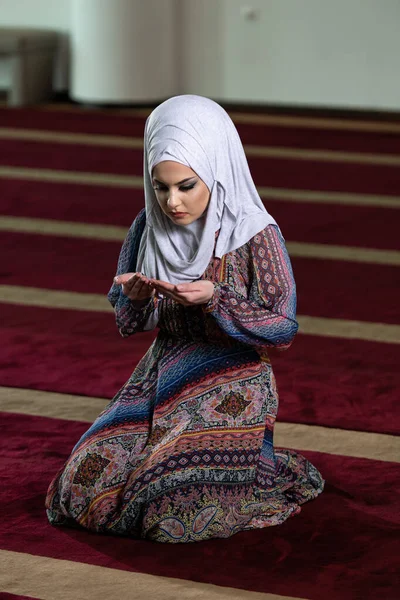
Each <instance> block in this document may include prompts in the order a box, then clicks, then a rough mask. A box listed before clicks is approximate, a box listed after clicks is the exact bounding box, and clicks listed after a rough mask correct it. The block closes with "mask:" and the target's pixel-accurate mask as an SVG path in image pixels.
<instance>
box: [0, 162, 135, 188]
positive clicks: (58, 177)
mask: <svg viewBox="0 0 400 600" xmlns="http://www.w3.org/2000/svg"><path fill="white" fill-rule="evenodd" d="M0 178H3V179H4V178H7V179H9V178H12V179H23V180H29V181H48V182H55V183H75V184H83V185H100V186H107V187H124V188H125V187H126V188H142V187H143V179H142V178H141V177H134V176H132V175H114V174H112V173H88V172H85V171H82V172H80V171H54V170H53V169H30V168H26V167H4V166H0Z"/></svg>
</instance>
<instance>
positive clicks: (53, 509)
mask: <svg viewBox="0 0 400 600" xmlns="http://www.w3.org/2000/svg"><path fill="white" fill-rule="evenodd" d="M144 225H145V213H144V211H142V212H141V213H140V214H139V215H138V217H137V218H136V219H135V221H134V223H133V225H132V227H131V229H130V230H129V233H128V235H127V238H126V240H125V242H124V245H123V247H122V251H121V255H120V259H119V263H118V273H123V272H130V271H135V267H136V259H137V253H138V247H139V242H140V237H141V235H142V232H143V228H144ZM203 278H204V279H209V280H211V281H213V282H214V283H215V293H214V296H213V298H212V300H211V301H210V302H209V303H208V304H206V305H203V306H191V307H184V306H182V305H180V304H178V303H176V302H175V301H174V300H171V299H167V298H162V299H158V300H154V299H151V300H150V301H149V302H148V303H147V304H145V305H144V306H141V308H137V307H135V306H134V304H133V303H132V302H131V301H130V300H129V299H128V298H127V297H125V296H124V295H123V294H122V292H121V290H120V288H119V287H117V286H113V287H112V288H111V290H110V293H109V299H110V301H111V303H112V304H113V306H114V307H115V314H116V321H117V326H118V329H119V331H120V333H121V335H122V336H124V337H128V336H131V335H132V334H134V333H135V332H138V331H143V329H144V328H145V327H146V324H147V323H148V322H149V320H151V318H152V316H153V317H154V315H155V314H157V320H158V328H159V331H158V335H157V338H156V339H155V341H154V342H153V344H152V345H151V347H150V348H149V350H148V351H147V353H146V354H145V356H144V357H143V358H142V359H141V361H140V362H139V364H138V365H137V367H136V368H135V370H134V372H133V373H132V375H131V377H130V379H129V380H128V381H127V382H126V384H125V385H124V386H123V387H122V389H121V390H120V391H119V392H118V393H117V395H116V396H115V397H114V398H113V400H112V401H111V402H110V403H109V404H108V406H107V407H106V408H105V410H104V411H103V412H102V413H101V414H100V415H99V417H98V418H97V419H96V421H95V422H94V423H93V425H92V426H91V427H90V428H89V430H88V431H87V432H86V433H85V434H84V435H83V436H82V438H81V439H80V440H79V441H78V443H77V444H76V446H75V448H74V449H73V451H72V454H71V456H70V458H69V459H68V460H67V462H66V464H65V465H64V466H63V468H62V469H61V471H60V472H59V473H58V474H57V476H56V477H55V479H54V480H53V482H52V483H51V485H50V488H49V491H48V495H47V499H46V507H47V514H48V518H49V520H50V522H51V523H52V524H54V525H63V524H65V525H78V526H82V527H85V528H87V529H90V530H93V531H97V532H107V533H114V534H118V535H128V536H132V537H136V538H147V539H149V540H155V541H159V542H172V543H177V542H194V541H199V540H204V539H207V538H212V537H222V538H223V537H228V536H231V535H233V534H235V533H237V532H239V531H242V530H247V529H254V528H260V527H267V526H270V525H278V524H280V523H282V522H284V521H285V520H286V519H287V518H288V517H290V516H292V515H295V514H296V513H298V512H299V511H300V506H301V504H303V503H304V502H306V501H308V500H311V499H312V498H314V497H316V496H317V495H318V494H319V493H320V492H321V491H322V489H323V480H322V478H321V475H320V473H319V472H318V471H317V469H316V468H315V467H314V466H313V465H312V464H310V462H308V461H307V460H306V459H305V458H304V457H303V456H301V455H300V454H298V453H296V452H293V451H289V450H285V449H278V448H274V444H273V432H274V424H275V419H276V414H277V409H278V393H277V389H276V385H275V379H274V375H273V372H272V368H271V363H270V360H269V358H268V349H269V348H272V347H274V348H281V349H284V348H287V347H288V346H289V345H290V344H291V342H292V340H293V337H294V336H295V334H296V331H297V323H296V320H295V309H296V291H295V284H294V280H293V274H292V269H291V265H290V261H289V257H288V255H287V252H286V248H285V244H284V241H283V239H282V237H281V235H280V232H279V229H278V228H277V227H276V226H274V225H269V226H268V227H266V229H265V230H264V231H261V232H260V233H259V234H257V235H256V236H254V237H253V238H252V239H251V240H250V241H249V242H248V243H247V244H245V245H244V246H242V247H241V248H238V249H237V250H234V251H232V252H230V253H229V254H226V255H225V256H223V257H222V258H221V259H218V258H213V259H212V260H211V262H210V264H209V266H208V268H207V270H206V272H205V273H204V275H203ZM133 341H134V338H133V340H129V341H127V344H128V345H127V346H126V348H125V351H126V352H129V343H130V342H133ZM121 351H122V350H121Z"/></svg>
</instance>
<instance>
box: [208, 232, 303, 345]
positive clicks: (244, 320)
mask: <svg viewBox="0 0 400 600" xmlns="http://www.w3.org/2000/svg"><path fill="white" fill-rule="evenodd" d="M248 243H249V249H250V261H251V270H252V281H251V283H250V289H249V291H248V297H247V298H246V297H244V296H243V295H241V294H239V293H238V292H237V291H236V290H235V287H234V285H233V284H226V283H216V284H215V291H214V295H213V297H212V299H211V300H210V301H209V302H208V303H207V304H206V305H205V307H204V311H205V312H206V313H207V314H209V315H210V316H211V317H212V318H213V319H215V321H216V322H217V323H218V325H219V327H220V328H221V329H222V330H223V331H224V332H225V333H226V334H227V335H229V336H230V337H232V338H234V339H235V340H237V341H239V342H242V343H245V344H249V345H250V346H253V347H254V348H256V349H257V350H263V349H267V348H270V347H276V348H280V349H285V348H288V347H289V346H290V344H291V343H292V341H293V338H294V336H295V334H296V332H297V329H298V324H297V322H296V286H295V282H294V278H293V272H292V267H291V264H290V259H289V256H288V253H287V250H286V246H285V242H284V240H283V238H282V236H281V234H280V232H279V229H278V228H277V227H276V226H275V225H269V226H267V227H266V228H265V229H264V230H263V231H262V232H260V233H259V234H257V235H256V236H254V237H253V238H252V239H251V240H250V242H248Z"/></svg>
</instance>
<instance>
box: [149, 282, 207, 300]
mask: <svg viewBox="0 0 400 600" xmlns="http://www.w3.org/2000/svg"><path fill="white" fill-rule="evenodd" d="M149 282H150V286H152V287H153V289H155V290H156V291H157V292H159V293H160V294H163V295H164V296H168V297H169V298H173V299H174V300H176V302H179V304H183V305H184V306H192V305H197V304H207V302H208V301H209V300H211V298H212V297H213V295H214V284H213V282H212V281H206V280H204V279H201V280H200V281H194V282H193V283H180V284H179V285H174V284H172V283H168V282H167V281H160V280H159V279H150V280H149Z"/></svg>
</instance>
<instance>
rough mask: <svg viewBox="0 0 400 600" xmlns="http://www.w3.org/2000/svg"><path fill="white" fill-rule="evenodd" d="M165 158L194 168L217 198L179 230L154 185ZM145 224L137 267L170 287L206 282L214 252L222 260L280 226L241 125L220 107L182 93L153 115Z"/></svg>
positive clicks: (149, 126)
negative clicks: (257, 180)
mask: <svg viewBox="0 0 400 600" xmlns="http://www.w3.org/2000/svg"><path fill="white" fill-rule="evenodd" d="M165 160H169V161H174V162H178V163H181V164H183V165H185V166H187V167H190V168H191V169H192V170H193V171H195V173H196V174H197V175H198V176H199V177H200V179H202V180H203V181H204V183H205V184H206V186H207V187H208V189H209V190H210V193H211V197H210V202H209V205H208V208H207V211H206V213H205V215H204V216H202V217H201V218H200V219H198V220H197V221H195V222H194V223H191V224H190V225H186V226H184V225H175V224H174V223H173V222H172V221H171V220H170V219H169V218H168V217H167V216H166V215H165V214H164V213H163V212H162V210H161V209H160V207H159V204H158V202H157V199H156V196H155V192H154V190H153V186H152V171H153V169H154V167H155V166H156V165H157V164H158V163H160V162H162V161H165ZM144 193H145V205H146V226H145V229H144V231H143V235H142V239H141V242H140V247H139V255H138V263H137V270H138V271H141V272H142V273H144V274H145V275H146V276H147V277H150V278H156V279H162V280H163V281H169V282H170V283H175V284H177V283H187V282H190V281H194V280H196V279H199V278H200V277H201V276H202V275H203V273H204V271H205V270H206V268H207V266H208V264H209V262H210V260H211V257H212V255H213V252H214V246H215V232H216V231H218V230H219V235H218V240H217V244H216V247H215V253H214V255H215V256H217V257H222V256H223V255H224V254H226V253H227V252H231V251H232V250H236V249H237V248H240V246H243V244H245V243H246V242H248V241H249V240H250V239H251V238H252V237H253V236H254V235H256V234H257V233H258V232H259V231H262V230H263V229H264V228H265V227H266V226H267V225H270V224H274V225H276V222H275V220H274V219H273V218H272V217H271V215H270V214H269V213H268V212H267V211H266V209H265V207H264V205H263V203H262V201H261V199H260V196H259V195H258V192H257V189H256V187H255V185H254V182H253V179H252V177H251V174H250V170H249V167H248V164H247V160H246V156H245V153H244V150H243V146H242V143H241V141H240V138H239V134H238V132H237V131H236V128H235V126H234V124H233V122H232V120H231V118H230V117H229V116H228V114H227V113H226V112H225V110H224V109H223V108H222V107H221V106H219V104H217V103H216V102H214V101H212V100H209V99H208V98H203V97H201V96H192V95H185V96H176V97H174V98H170V99H169V100H167V101H166V102H163V103H162V104H160V105H159V106H158V107H157V108H156V109H155V110H154V111H153V112H152V113H151V115H150V116H149V118H148V119H147V122H146V127H145V134H144Z"/></svg>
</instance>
